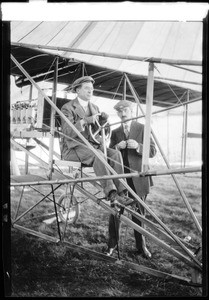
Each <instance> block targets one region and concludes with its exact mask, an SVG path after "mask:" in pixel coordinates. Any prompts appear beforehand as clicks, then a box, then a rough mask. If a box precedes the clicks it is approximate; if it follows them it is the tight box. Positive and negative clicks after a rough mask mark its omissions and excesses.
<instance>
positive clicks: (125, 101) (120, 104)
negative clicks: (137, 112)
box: [114, 100, 132, 111]
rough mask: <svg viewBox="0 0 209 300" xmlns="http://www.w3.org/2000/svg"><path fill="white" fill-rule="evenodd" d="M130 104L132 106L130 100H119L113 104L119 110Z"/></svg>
mask: <svg viewBox="0 0 209 300" xmlns="http://www.w3.org/2000/svg"><path fill="white" fill-rule="evenodd" d="M131 106H132V103H131V102H130V101H127V100H121V101H119V102H118V103H117V104H116V105H115V106H114V109H115V110H117V111H119V110H120V109H123V108H124V107H131Z"/></svg>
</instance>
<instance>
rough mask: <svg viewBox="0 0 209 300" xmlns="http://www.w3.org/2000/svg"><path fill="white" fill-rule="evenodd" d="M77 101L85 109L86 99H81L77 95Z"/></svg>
mask: <svg viewBox="0 0 209 300" xmlns="http://www.w3.org/2000/svg"><path fill="white" fill-rule="evenodd" d="M78 102H79V103H80V105H81V106H82V107H83V108H84V109H87V106H88V101H85V100H82V99H81V98H79V97H78Z"/></svg>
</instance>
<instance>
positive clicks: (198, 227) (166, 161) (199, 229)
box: [125, 74, 202, 235]
mask: <svg viewBox="0 0 209 300" xmlns="http://www.w3.org/2000/svg"><path fill="white" fill-rule="evenodd" d="M125 76H126V77H127V82H128V84H129V87H130V89H131V91H132V93H133V95H134V97H135V100H136V102H137V103H138V105H139V108H140V110H141V112H142V114H143V115H144V111H143V109H142V107H141V104H140V102H139V100H138V97H137V95H136V92H135V89H134V87H133V86H132V84H131V82H130V80H129V78H128V76H127V75H126V74H125ZM151 133H152V136H153V139H154V141H155V143H156V144H157V146H158V148H159V150H160V152H161V155H162V157H163V159H164V161H165V163H166V165H167V168H168V169H170V164H169V162H168V160H167V158H166V156H165V154H164V152H163V150H162V148H161V146H160V144H159V142H158V139H157V137H156V135H155V134H154V132H153V130H152V129H151ZM171 176H172V177H173V180H174V182H175V184H176V186H177V188H178V190H179V192H180V195H181V197H182V199H183V201H184V203H185V205H186V207H187V209H188V211H189V213H190V215H191V217H192V219H193V220H194V222H195V225H196V227H197V229H198V231H199V233H200V234H201V235H202V228H201V226H200V224H199V222H198V220H197V218H196V216H195V214H194V212H193V210H192V208H191V205H190V204H189V202H188V200H187V198H186V195H185V194H184V192H183V190H182V188H181V187H180V184H179V182H178V180H177V178H176V176H175V175H174V174H172V175H171Z"/></svg>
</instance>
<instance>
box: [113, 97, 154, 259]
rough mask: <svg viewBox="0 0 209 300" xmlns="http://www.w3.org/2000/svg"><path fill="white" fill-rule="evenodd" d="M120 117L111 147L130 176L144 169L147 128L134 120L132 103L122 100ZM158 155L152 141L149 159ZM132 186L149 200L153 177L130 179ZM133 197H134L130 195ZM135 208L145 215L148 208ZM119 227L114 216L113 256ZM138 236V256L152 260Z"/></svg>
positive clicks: (142, 239)
mask: <svg viewBox="0 0 209 300" xmlns="http://www.w3.org/2000/svg"><path fill="white" fill-rule="evenodd" d="M114 109H115V110H116V111H117V114H118V116H119V118H120V119H121V125H120V126H119V127H118V128H116V129H115V130H113V131H112V135H111V140H110V148H113V149H117V150H119V151H120V152H121V154H122V157H123V163H124V173H130V170H132V172H133V171H137V172H141V168H142V152H143V136H144V125H143V124H141V123H139V122H136V121H132V120H131V118H132V104H131V102H130V101H127V100H121V101H119V102H118V103H117V104H116V105H115V106H114ZM155 154H156V148H155V144H154V142H153V140H152V138H151V139H150V152H149V157H154V156H155ZM126 180H127V183H128V185H129V186H130V187H131V188H132V189H133V190H134V192H136V193H137V195H138V196H139V197H140V198H142V200H145V198H146V196H147V194H148V193H149V187H150V185H153V182H152V179H151V178H150V177H133V178H127V179H126ZM128 196H129V197H133V196H132V195H131V194H130V193H129V195H128ZM134 206H135V207H134V208H135V209H136V211H137V212H138V213H140V214H143V215H144V214H145V211H144V208H143V207H142V206H141V205H140V204H138V203H136V204H134ZM132 220H133V221H134V222H135V223H137V224H138V225H139V226H142V224H141V222H140V221H139V220H138V219H136V218H135V217H134V216H132ZM119 226H120V221H119V219H118V218H117V217H115V216H113V215H110V220H109V242H108V244H109V249H110V255H111V254H112V253H113V251H114V249H115V248H116V245H117V243H118V238H119ZM134 236H135V240H136V248H137V254H140V255H142V256H144V257H145V258H151V253H150V252H149V250H148V249H147V247H146V242H145V238H144V236H142V235H141V234H140V233H139V232H138V231H136V230H134Z"/></svg>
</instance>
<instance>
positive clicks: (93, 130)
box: [89, 116, 112, 144]
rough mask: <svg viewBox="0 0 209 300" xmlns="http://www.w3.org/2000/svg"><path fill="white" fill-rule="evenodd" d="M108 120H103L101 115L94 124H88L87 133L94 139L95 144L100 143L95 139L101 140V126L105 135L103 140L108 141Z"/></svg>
mask: <svg viewBox="0 0 209 300" xmlns="http://www.w3.org/2000/svg"><path fill="white" fill-rule="evenodd" d="M109 125H110V124H109V121H108V120H103V119H102V118H101V116H100V117H99V119H98V120H96V122H95V124H94V125H93V124H90V125H89V133H90V135H91V137H92V139H93V140H94V142H95V143H96V144H100V142H99V141H98V140H97V138H99V140H101V138H102V128H104V135H105V137H104V138H105V141H106V142H108V141H109V139H110V136H111V133H112V131H111V126H109Z"/></svg>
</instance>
